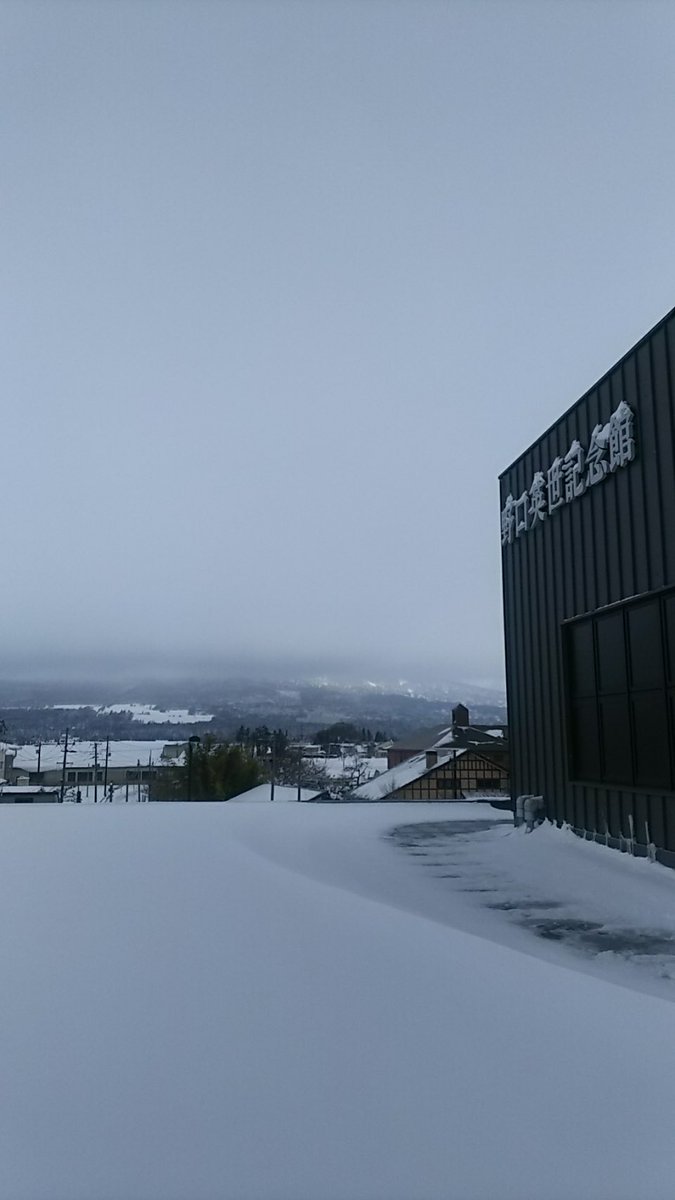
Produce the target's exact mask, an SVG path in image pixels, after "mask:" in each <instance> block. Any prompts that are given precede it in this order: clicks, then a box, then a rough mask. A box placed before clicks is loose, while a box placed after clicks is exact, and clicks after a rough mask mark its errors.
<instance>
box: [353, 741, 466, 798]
mask: <svg viewBox="0 0 675 1200" xmlns="http://www.w3.org/2000/svg"><path fill="white" fill-rule="evenodd" d="M465 753H466V751H464V750H451V751H450V752H449V753H448V754H439V755H438V758H437V760H436V762H435V763H433V764H432V765H431V766H427V756H426V754H416V755H415V757H414V758H407V759H406V761H405V762H402V763H399V764H398V766H396V767H392V768H391V770H390V771H384V772H383V774H382V775H378V776H377V778H376V779H370V780H369V781H368V783H362V784H361V786H360V787H357V788H354V791H353V792H351V793H350V794H351V795H352V796H356V797H358V799H359V800H383V799H384V797H385V796H390V795H391V793H392V792H396V791H398V789H399V788H402V787H406V786H407V784H409V783H414V782H415V780H416V779H421V778H422V776H423V775H426V774H427V772H428V771H434V770H435V769H436V767H442V766H444V765H445V763H447V762H450V759H452V758H458V757H459V755H460V754H465Z"/></svg>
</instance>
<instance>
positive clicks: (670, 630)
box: [663, 596, 675, 683]
mask: <svg viewBox="0 0 675 1200" xmlns="http://www.w3.org/2000/svg"><path fill="white" fill-rule="evenodd" d="M663 612H664V615H665V618H666V640H667V646H666V664H667V667H668V679H669V681H670V683H675V596H668V598H667V600H664V602H663Z"/></svg>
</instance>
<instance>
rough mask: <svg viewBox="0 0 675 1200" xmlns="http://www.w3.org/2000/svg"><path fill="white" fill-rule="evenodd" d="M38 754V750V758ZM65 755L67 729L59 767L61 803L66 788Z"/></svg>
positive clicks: (66, 750) (66, 754)
mask: <svg viewBox="0 0 675 1200" xmlns="http://www.w3.org/2000/svg"><path fill="white" fill-rule="evenodd" d="M39 754H40V752H39V750H38V758H39ZM67 757H68V730H67V729H66V736H65V740H64V743H63V766H62V768H61V804H63V793H64V792H65V790H66V759H67Z"/></svg>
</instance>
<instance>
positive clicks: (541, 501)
mask: <svg viewBox="0 0 675 1200" xmlns="http://www.w3.org/2000/svg"><path fill="white" fill-rule="evenodd" d="M530 516H531V518H532V520H531V521H530V529H534V526H535V525H536V523H537V521H545V520H546V518H547V516H548V510H547V508H546V480H545V479H544V472H543V471H537V472H536V474H535V476H534V479H533V480H532V486H531V488H530Z"/></svg>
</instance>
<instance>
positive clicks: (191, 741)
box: [188, 733, 202, 800]
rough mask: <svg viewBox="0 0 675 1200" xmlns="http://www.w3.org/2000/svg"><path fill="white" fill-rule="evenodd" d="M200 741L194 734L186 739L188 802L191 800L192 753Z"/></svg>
mask: <svg viewBox="0 0 675 1200" xmlns="http://www.w3.org/2000/svg"><path fill="white" fill-rule="evenodd" d="M201 740H202V739H201V738H200V737H199V736H198V734H196V733H193V735H192V737H191V738H188V800H191V799H192V752H193V750H194V748H195V746H198V745H199V743H200V742H201Z"/></svg>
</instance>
